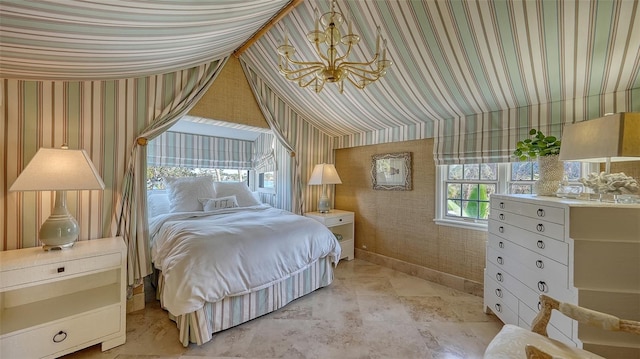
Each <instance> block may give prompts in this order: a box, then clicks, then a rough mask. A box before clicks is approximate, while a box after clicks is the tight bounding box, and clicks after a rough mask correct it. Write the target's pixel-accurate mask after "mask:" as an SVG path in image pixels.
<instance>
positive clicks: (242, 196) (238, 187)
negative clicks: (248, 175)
mask: <svg viewBox="0 0 640 359" xmlns="http://www.w3.org/2000/svg"><path fill="white" fill-rule="evenodd" d="M213 187H214V188H215V191H216V194H217V196H218V197H226V196H233V195H235V196H236V199H237V200H238V207H249V206H258V205H261V204H262V203H261V202H260V201H257V200H256V198H255V197H254V196H253V194H252V193H251V190H250V189H249V187H248V186H247V184H246V183H244V182H213ZM203 197H204V196H203ZM201 198H202V197H201Z"/></svg>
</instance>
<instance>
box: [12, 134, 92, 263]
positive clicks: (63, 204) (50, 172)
mask: <svg viewBox="0 0 640 359" xmlns="http://www.w3.org/2000/svg"><path fill="white" fill-rule="evenodd" d="M92 189H98V190H102V189H104V182H102V178H100V175H99V174H98V171H97V170H96V168H95V167H94V166H93V163H91V160H90V159H89V156H88V155H87V153H86V152H85V151H84V150H70V149H68V148H67V146H62V149H54V148H40V149H39V150H38V152H36V154H35V156H34V157H33V159H31V161H30V162H29V164H28V165H27V167H25V168H24V170H23V171H22V172H21V173H20V175H19V176H18V179H16V181H15V182H14V183H13V185H12V186H11V188H10V189H9V191H10V192H14V191H56V194H55V204H54V207H53V210H52V211H51V215H50V216H49V218H47V220H46V221H45V222H44V223H43V224H42V226H41V227H40V232H39V239H40V241H41V242H42V243H43V244H44V246H43V248H44V250H50V249H63V248H69V247H72V246H73V244H74V243H75V241H76V239H77V238H78V222H77V221H76V220H75V218H73V216H72V215H71V214H70V213H69V211H68V210H67V196H66V191H68V190H92Z"/></svg>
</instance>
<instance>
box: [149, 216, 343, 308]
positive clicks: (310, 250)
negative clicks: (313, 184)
mask: <svg viewBox="0 0 640 359" xmlns="http://www.w3.org/2000/svg"><path fill="white" fill-rule="evenodd" d="M150 234H151V239H152V247H151V249H152V252H151V255H152V259H153V262H154V265H155V267H156V268H158V269H160V270H161V271H162V274H163V276H164V289H163V292H162V304H163V306H164V307H165V308H166V309H167V310H168V311H169V312H170V313H171V314H173V315H176V316H178V315H182V314H186V313H190V312H193V311H195V310H197V309H200V308H202V306H203V305H204V303H205V302H215V301H218V300H221V299H223V298H224V297H227V296H233V295H241V294H246V293H250V292H251V291H255V290H259V289H261V288H264V287H267V286H269V285H271V284H273V283H274V282H276V281H278V280H281V279H283V278H286V277H288V276H291V275H292V274H295V273H296V272H298V271H300V270H302V269H304V267H305V266H307V265H308V264H310V263H313V262H314V261H316V260H317V259H319V258H322V257H326V256H330V258H331V259H332V261H333V263H334V264H337V263H338V260H339V258H340V245H339V243H338V241H337V240H336V238H335V236H334V235H333V233H331V231H329V230H328V229H327V228H326V227H325V226H324V225H322V224H321V223H319V222H317V221H314V220H312V219H310V218H307V217H303V216H299V215H295V214H293V213H291V212H287V211H283V210H279V209H275V208H272V207H269V206H254V207H244V208H233V209H224V210H220V211H216V212H183V213H170V214H167V215H161V216H158V217H156V218H154V219H153V220H152V221H151V223H150Z"/></svg>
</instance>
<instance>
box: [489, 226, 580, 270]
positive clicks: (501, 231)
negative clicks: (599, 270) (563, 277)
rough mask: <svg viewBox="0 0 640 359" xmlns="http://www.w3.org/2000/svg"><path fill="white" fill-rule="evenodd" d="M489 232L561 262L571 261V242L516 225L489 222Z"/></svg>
mask: <svg viewBox="0 0 640 359" xmlns="http://www.w3.org/2000/svg"><path fill="white" fill-rule="evenodd" d="M489 233H490V237H491V235H495V236H499V237H500V238H504V239H508V240H509V241H511V242H513V243H515V244H517V245H520V246H522V247H524V248H527V249H529V250H532V251H534V252H536V253H540V254H542V255H543V256H545V257H547V258H551V259H553V260H555V261H557V262H559V263H562V264H568V263H569V244H568V243H566V242H562V241H560V240H558V239H556V238H549V237H547V236H543V235H540V234H538V233H533V232H529V231H527V230H524V229H522V228H518V227H516V226H513V225H510V224H506V223H499V222H496V221H490V222H489Z"/></svg>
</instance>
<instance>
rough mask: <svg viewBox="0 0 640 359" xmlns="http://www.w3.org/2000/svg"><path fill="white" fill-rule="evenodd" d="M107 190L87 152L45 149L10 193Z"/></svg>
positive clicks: (20, 177)
mask: <svg viewBox="0 0 640 359" xmlns="http://www.w3.org/2000/svg"><path fill="white" fill-rule="evenodd" d="M88 189H104V182H102V178H100V175H99V174H98V171H97V170H96V168H95V167H94V166H93V163H92V162H91V160H90V159H89V156H88V155H87V153H86V152H85V151H84V150H67V149H55V148H41V149H39V150H38V152H36V155H35V156H33V159H32V160H31V162H29V164H28V165H27V167H26V168H25V169H24V170H23V171H22V172H21V173H20V176H18V179H16V181H15V182H14V183H13V185H12V186H11V188H10V189H9V191H65V190H88Z"/></svg>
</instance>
